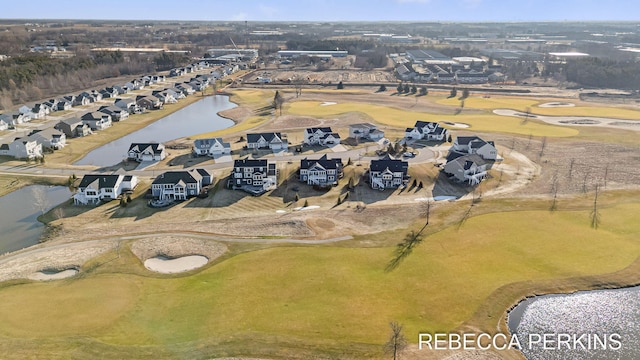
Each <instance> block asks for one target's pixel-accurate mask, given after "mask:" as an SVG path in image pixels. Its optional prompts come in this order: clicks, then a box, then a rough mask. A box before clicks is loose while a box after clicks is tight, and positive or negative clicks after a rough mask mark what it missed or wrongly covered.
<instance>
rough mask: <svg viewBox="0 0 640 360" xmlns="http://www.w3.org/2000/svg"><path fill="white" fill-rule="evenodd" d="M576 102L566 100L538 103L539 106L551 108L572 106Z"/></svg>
mask: <svg viewBox="0 0 640 360" xmlns="http://www.w3.org/2000/svg"><path fill="white" fill-rule="evenodd" d="M573 106H576V104H572V103H568V102H548V103H544V104H540V105H538V107H541V108H551V107H573Z"/></svg>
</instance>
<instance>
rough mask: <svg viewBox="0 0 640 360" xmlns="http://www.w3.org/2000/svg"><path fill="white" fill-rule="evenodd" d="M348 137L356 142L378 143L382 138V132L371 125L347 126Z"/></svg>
mask: <svg viewBox="0 0 640 360" xmlns="http://www.w3.org/2000/svg"><path fill="white" fill-rule="evenodd" d="M349 137H350V138H353V139H356V140H371V141H378V140H380V139H382V138H383V137H384V132H383V131H382V130H379V129H378V127H377V126H375V125H373V124H371V123H360V124H352V125H349Z"/></svg>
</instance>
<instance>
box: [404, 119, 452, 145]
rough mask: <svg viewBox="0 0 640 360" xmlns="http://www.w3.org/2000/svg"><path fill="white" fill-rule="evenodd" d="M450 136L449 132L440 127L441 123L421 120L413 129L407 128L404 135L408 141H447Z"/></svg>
mask: <svg viewBox="0 0 640 360" xmlns="http://www.w3.org/2000/svg"><path fill="white" fill-rule="evenodd" d="M448 136H449V130H447V129H445V128H443V127H442V126H440V124H439V123H437V122H432V121H421V120H418V121H416V124H415V125H414V126H413V127H412V128H407V129H406V130H405V134H404V138H405V139H406V140H435V141H446V140H447V137H448Z"/></svg>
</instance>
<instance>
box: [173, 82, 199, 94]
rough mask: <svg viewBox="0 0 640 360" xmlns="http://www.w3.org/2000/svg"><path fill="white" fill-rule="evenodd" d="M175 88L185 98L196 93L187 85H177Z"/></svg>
mask: <svg viewBox="0 0 640 360" xmlns="http://www.w3.org/2000/svg"><path fill="white" fill-rule="evenodd" d="M175 88H176V89H178V90H180V91H181V92H182V93H183V94H184V95H185V96H189V95H192V94H193V93H195V92H196V90H195V89H194V88H193V87H192V86H191V85H189V84H187V83H177V84H176V86H175Z"/></svg>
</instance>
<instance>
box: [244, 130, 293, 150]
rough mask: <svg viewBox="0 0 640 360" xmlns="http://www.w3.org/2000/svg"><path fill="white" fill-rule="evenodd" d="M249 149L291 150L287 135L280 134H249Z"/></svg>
mask: <svg viewBox="0 0 640 360" xmlns="http://www.w3.org/2000/svg"><path fill="white" fill-rule="evenodd" d="M247 147H248V148H249V149H271V150H275V151H278V150H286V149H288V148H289V142H288V141H287V135H286V134H282V133H279V132H272V133H256V134H247Z"/></svg>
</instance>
